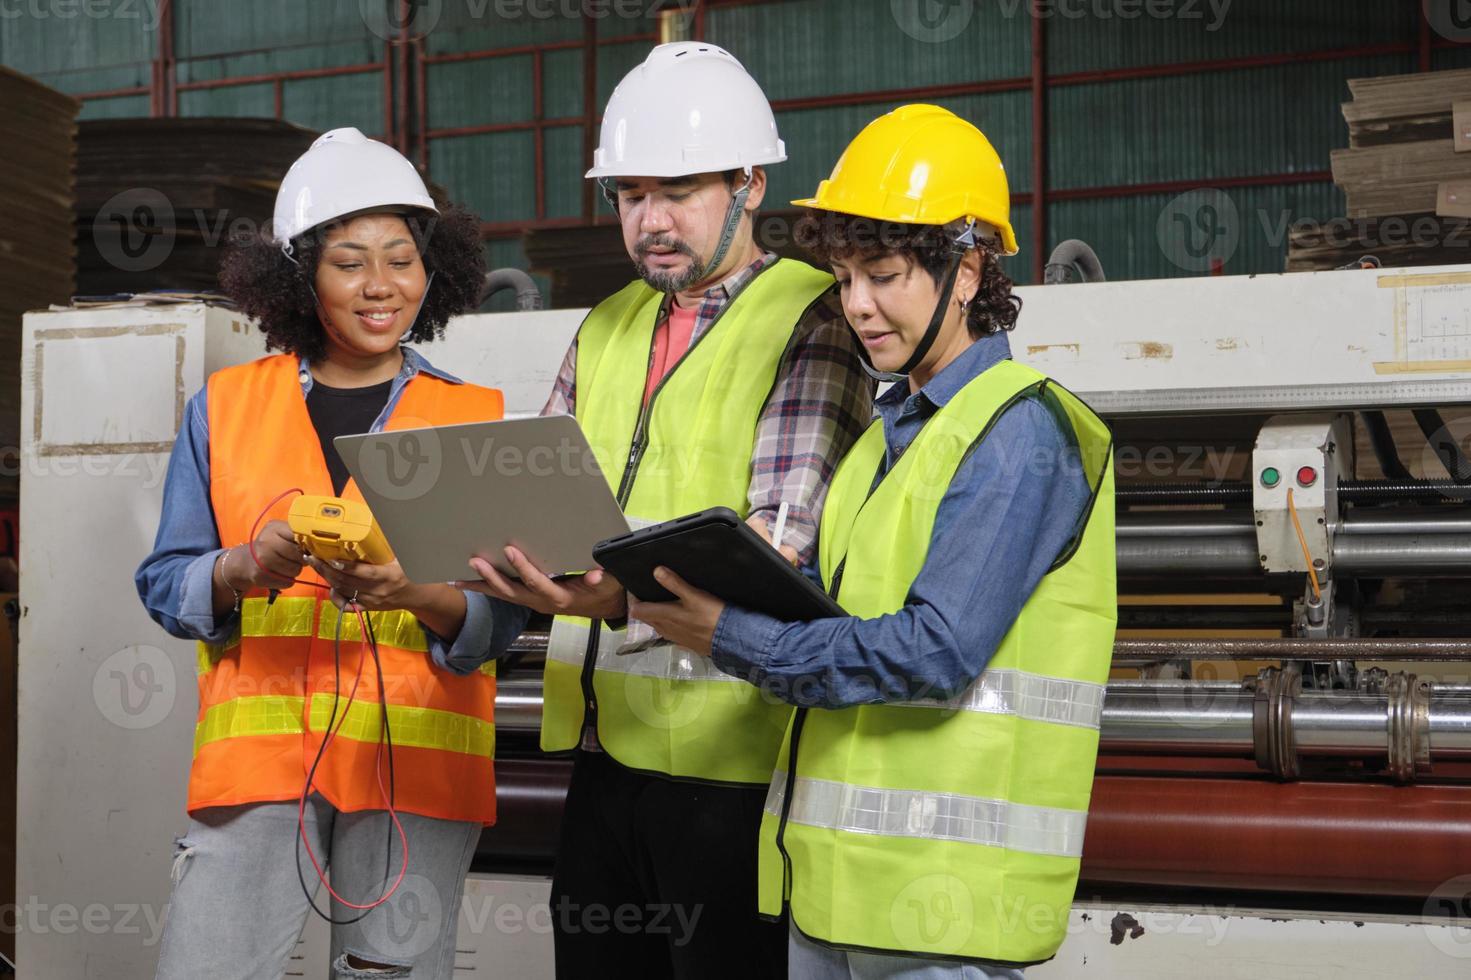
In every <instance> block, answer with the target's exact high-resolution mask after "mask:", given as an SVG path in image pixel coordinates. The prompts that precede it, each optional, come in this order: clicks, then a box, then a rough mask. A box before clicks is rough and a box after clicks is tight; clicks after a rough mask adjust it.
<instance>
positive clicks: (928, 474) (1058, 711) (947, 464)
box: [760, 360, 1118, 966]
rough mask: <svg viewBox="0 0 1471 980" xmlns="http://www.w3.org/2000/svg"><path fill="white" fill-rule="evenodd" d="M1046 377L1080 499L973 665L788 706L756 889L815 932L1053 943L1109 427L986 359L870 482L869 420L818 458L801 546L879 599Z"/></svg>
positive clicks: (955, 953)
mask: <svg viewBox="0 0 1471 980" xmlns="http://www.w3.org/2000/svg"><path fill="white" fill-rule="evenodd" d="M1044 393H1046V395H1050V396H1051V397H1054V398H1056V400H1057V402H1058V403H1060V405H1061V407H1062V409H1064V410H1065V414H1066V416H1067V418H1068V420H1069V421H1070V422H1071V429H1072V436H1073V438H1074V439H1075V440H1076V443H1077V447H1078V450H1079V458H1080V459H1081V461H1082V466H1083V469H1084V472H1085V475H1086V478H1087V480H1088V485H1089V487H1090V488H1092V491H1093V493H1092V498H1091V503H1090V505H1089V511H1088V515H1087V518H1086V521H1085V523H1084V525H1083V531H1082V532H1081V534H1080V535H1079V536H1078V537H1077V538H1075V539H1074V540H1073V542H1072V543H1071V544H1070V546H1069V549H1068V550H1066V551H1065V553H1064V554H1063V555H1061V556H1060V557H1059V558H1058V560H1057V561H1056V563H1055V564H1054V565H1053V566H1052V568H1051V569H1050V570H1049V572H1048V573H1047V574H1046V575H1045V576H1044V577H1043V578H1042V581H1041V583H1040V584H1039V585H1038V586H1037V588H1036V590H1035V591H1034V592H1033V593H1032V595H1031V597H1030V598H1029V599H1028V600H1027V602H1026V604H1025V605H1024V606H1023V608H1022V611H1021V613H1020V615H1019V616H1018V617H1017V620H1016V622H1015V623H1014V624H1013V625H1012V627H1011V629H1010V630H1009V631H1008V632H1007V634H1006V636H1005V637H1004V638H1003V639H1002V641H1001V644H1000V646H999V647H998V648H997V650H996V652H995V654H994V655H993V656H992V657H991V659H990V661H989V662H988V664H987V666H986V669H985V671H983V672H982V673H981V675H980V676H979V677H978V678H977V679H976V680H975V681H974V683H972V684H971V686H970V687H969V688H968V689H967V690H966V691H965V692H963V693H962V694H960V695H959V696H957V697H954V698H952V699H950V700H948V701H945V702H935V701H914V702H907V703H892V704H875V705H865V706H861V707H856V708H845V709H841V710H823V709H812V710H810V711H809V710H802V711H798V712H797V713H796V714H795V716H794V718H793V721H792V726H791V731H790V733H789V737H788V739H787V740H786V742H785V744H784V746H783V749H782V752H781V757H780V759H779V760H778V762H777V768H776V772H775V774H774V775H773V777H772V782H771V789H770V792H769V794H768V796H767V802H766V813H765V815H764V818H763V821H762V826H761V879H760V880H761V884H760V906H761V911H762V912H763V913H766V914H772V915H774V914H778V913H780V912H781V911H782V907H783V902H784V901H785V902H786V904H787V906H788V907H789V908H790V911H791V914H792V921H793V923H794V924H795V925H796V927H797V928H798V929H800V930H801V931H802V932H803V933H804V934H805V935H807V936H809V937H812V938H813V939H816V940H819V941H821V942H825V943H830V944H833V945H837V946H845V947H861V948H866V949H873V950H880V951H886V952H897V953H903V954H910V955H916V956H927V957H957V958H961V959H975V960H987V961H992V962H994V963H1002V964H1007V965H1011V966H1021V965H1025V964H1031V963H1037V962H1041V961H1044V960H1046V959H1049V958H1050V957H1051V956H1052V955H1053V954H1054V953H1055V952H1056V951H1057V948H1058V946H1059V945H1060V944H1061V943H1062V939H1063V936H1064V931H1065V929H1066V926H1067V918H1068V910H1069V906H1070V905H1071V903H1072V899H1073V890H1074V888H1075V887H1076V884H1077V878H1078V869H1079V864H1080V858H1081V855H1082V849H1083V828H1084V820H1085V818H1086V816H1087V811H1088V798H1089V794H1090V793H1091V791H1092V785H1093V769H1094V763H1095V760H1096V756H1097V750H1098V724H1099V717H1100V714H1101V712H1102V707H1103V694H1104V685H1105V682H1106V680H1107V677H1108V671H1109V665H1110V660H1111V656H1112V653H1111V651H1112V645H1113V637H1114V627H1115V624H1116V622H1117V617H1118V612H1117V605H1116V586H1115V565H1114V506H1113V471H1112V463H1111V457H1112V442H1111V439H1110V434H1109V430H1108V427H1107V426H1106V425H1105V424H1104V423H1103V421H1102V420H1100V419H1099V418H1098V417H1097V416H1096V415H1094V414H1093V412H1092V411H1091V410H1090V409H1089V408H1088V407H1087V406H1086V405H1085V404H1084V403H1083V402H1082V401H1080V400H1079V399H1078V398H1077V397H1076V396H1074V395H1073V394H1071V393H1070V392H1068V391H1066V390H1065V389H1063V388H1062V387H1060V386H1059V385H1057V384H1056V383H1055V382H1053V381H1051V380H1049V379H1048V378H1046V377H1045V376H1043V375H1041V374H1039V373H1038V372H1036V371H1034V370H1032V369H1031V368H1028V367H1025V366H1023V365H1020V364H1017V363H1015V362H1013V361H1009V360H1008V361H1003V362H1001V363H999V364H997V365H995V366H993V367H991V368H990V369H988V370H987V371H985V372H984V373H982V374H981V375H980V376H979V377H977V378H975V379H974V380H972V381H971V382H970V383H969V384H968V385H966V386H965V387H964V388H963V389H962V390H961V391H960V392H959V393H958V394H957V395H956V396H955V397H954V398H953V399H952V400H951V401H950V402H949V403H948V404H947V405H946V406H944V407H943V408H941V409H940V410H939V411H938V412H937V413H936V414H935V415H934V416H933V417H932V418H931V419H930V420H929V421H928V422H927V423H926V424H925V426H924V428H923V429H922V430H921V431H920V433H919V435H918V436H917V437H916V438H915V440H914V442H913V443H912V444H911V445H910V447H909V448H908V449H907V450H906V451H905V453H904V455H903V456H902V457H901V458H900V459H899V461H898V462H897V463H896V464H895V465H894V467H893V468H892V469H891V470H890V471H889V472H888V473H887V474H886V475H885V476H884V478H883V480H882V481H881V482H879V483H878V485H877V486H876V487H874V486H873V481H874V477H875V474H876V473H877V472H878V467H879V465H880V464H881V462H882V461H883V459H884V433H883V426H882V424H881V423H875V424H874V425H873V426H872V427H871V428H870V429H869V430H868V431H867V432H866V433H865V434H864V435H863V436H862V438H860V439H859V441H858V443H857V444H856V445H855V446H854V448H853V450H852V452H850V453H849V454H848V456H847V457H846V458H845V459H844V460H843V462H842V463H841V464H840V465H839V467H838V470H837V472H836V473H835V474H834V477H833V484H832V487H831V489H830V491H829V494H828V498H827V503H826V505H825V508H824V511H823V515H822V523H821V528H820V534H819V538H818V548H819V555H820V558H821V563H822V571H823V575H824V577H825V578H826V580H827V582H828V586H829V589H832V588H833V585H834V581H836V583H837V588H836V596H837V600H838V602H839V603H840V604H841V605H842V606H843V608H844V609H845V610H847V611H848V612H850V613H852V614H853V615H854V616H858V617H861V618H864V619H870V618H875V617H878V616H883V615H887V614H890V613H894V612H897V611H898V610H899V609H900V608H902V607H903V606H904V604H905V601H906V597H907V596H908V593H909V590H910V587H911V586H912V584H913V582H914V580H915V578H916V576H918V574H919V571H920V569H921V568H922V566H923V565H924V562H925V557H926V554H927V552H928V550H929V542H930V534H931V531H932V529H933V527H934V521H935V513H936V511H937V510H938V508H939V505H940V500H941V498H942V497H943V496H944V495H945V492H946V490H947V489H948V488H949V485H950V482H951V481H952V480H953V479H954V476H955V473H956V471H957V470H958V468H959V467H960V465H961V463H962V462H963V461H964V460H965V459H966V457H967V456H968V455H969V454H970V452H971V451H972V450H973V449H974V447H975V446H977V445H978V444H979V443H980V441H981V440H982V439H984V438H985V437H986V433H987V432H988V431H989V430H990V428H991V425H992V423H993V422H994V421H995V420H996V419H997V418H999V417H1000V415H1001V414H1002V413H1003V412H1005V411H1006V410H1007V409H1008V408H1009V407H1010V406H1011V405H1013V404H1015V403H1016V402H1017V401H1018V400H1019V399H1021V398H1024V397H1027V396H1032V395H1044ZM1022 463H1023V465H1025V461H1022ZM1059 478H1063V475H1062V474H1060V475H1059ZM871 488H872V492H870V489H871ZM975 560H976V561H977V562H984V561H986V556H985V555H981V554H978V555H976V556H975ZM995 571H996V574H998V575H1007V574H1013V572H1014V570H1010V569H996V570H995ZM792 759H795V760H796V763H795V767H793V766H792V764H791V760H792Z"/></svg>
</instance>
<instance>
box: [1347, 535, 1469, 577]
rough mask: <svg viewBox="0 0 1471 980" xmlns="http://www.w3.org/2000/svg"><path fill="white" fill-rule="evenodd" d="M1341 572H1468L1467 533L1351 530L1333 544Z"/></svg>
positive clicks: (1446, 573)
mask: <svg viewBox="0 0 1471 980" xmlns="http://www.w3.org/2000/svg"><path fill="white" fill-rule="evenodd" d="M1333 567H1334V570H1335V571H1336V572H1337V573H1339V574H1343V575H1350V576H1352V575H1360V576H1364V575H1372V576H1391V575H1416V576H1423V577H1431V576H1442V575H1457V576H1459V575H1471V534H1435V535H1430V534H1362V535H1359V534H1351V535H1345V536H1344V537H1342V538H1339V539H1338V540H1337V541H1335V542H1334V544H1333Z"/></svg>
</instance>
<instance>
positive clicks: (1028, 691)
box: [889, 670, 1105, 729]
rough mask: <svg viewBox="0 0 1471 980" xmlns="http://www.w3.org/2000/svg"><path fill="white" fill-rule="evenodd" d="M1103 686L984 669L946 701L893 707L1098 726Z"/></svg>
mask: <svg viewBox="0 0 1471 980" xmlns="http://www.w3.org/2000/svg"><path fill="white" fill-rule="evenodd" d="M1104 690H1105V685H1103V684H1094V683H1091V682H1089V681H1070V680H1067V679H1065V678H1062V677H1044V676H1042V675H1041V674H1028V673H1025V672H1023V671H1020V670H987V671H985V672H984V673H982V674H981V676H980V677H977V678H976V679H975V681H973V682H972V683H971V685H970V687H968V688H966V689H965V691H964V692H963V693H961V694H959V695H957V696H955V697H953V698H949V699H948V700H945V701H894V702H890V703H889V707H894V708H937V709H940V710H943V711H980V712H983V713H985V714H991V715H1016V716H1017V717H1018V718H1026V719H1028V720H1029V721H1041V722H1047V723H1048V724H1053V725H1076V726H1077V727H1079V728H1092V729H1097V728H1098V723H1099V720H1100V719H1101V718H1102V717H1103V693H1104Z"/></svg>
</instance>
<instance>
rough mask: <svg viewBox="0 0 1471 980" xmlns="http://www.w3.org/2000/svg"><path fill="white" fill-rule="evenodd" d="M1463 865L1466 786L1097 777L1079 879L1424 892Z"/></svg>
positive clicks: (1469, 840)
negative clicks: (1408, 786) (1411, 786)
mask: <svg viewBox="0 0 1471 980" xmlns="http://www.w3.org/2000/svg"><path fill="white" fill-rule="evenodd" d="M1467 867H1471V786H1416V787H1414V788H1413V789H1407V788H1405V787H1398V786H1388V785H1382V784H1379V785H1376V784H1373V783H1353V784H1346V783H1274V782H1267V781H1262V780H1243V779H1177V778H1149V777H1135V776H1099V777H1098V778H1097V779H1095V780H1094V782H1093V800H1092V804H1091V806H1090V807H1089V809H1088V831H1087V837H1086V839H1085V842H1084V845H1083V870H1082V882H1083V886H1084V887H1085V888H1086V887H1087V886H1089V885H1094V886H1096V885H1104V884H1129V885H1155V886H1181V887H1190V888H1219V889H1232V890H1236V889H1240V890H1246V891H1277V892H1329V893H1335V894H1352V895H1398V896H1409V897H1415V898H1420V897H1424V896H1427V895H1430V894H1432V893H1433V892H1434V891H1435V890H1436V889H1437V888H1438V887H1440V886H1441V885H1443V884H1444V883H1445V882H1446V881H1447V880H1448V879H1451V878H1454V877H1455V876H1456V875H1457V874H1458V873H1460V871H1461V870H1464V869H1465V868H1467Z"/></svg>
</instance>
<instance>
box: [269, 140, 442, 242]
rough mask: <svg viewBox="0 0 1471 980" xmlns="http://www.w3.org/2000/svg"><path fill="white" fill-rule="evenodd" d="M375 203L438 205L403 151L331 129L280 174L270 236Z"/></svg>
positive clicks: (291, 234) (284, 238) (290, 234)
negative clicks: (282, 174)
mask: <svg viewBox="0 0 1471 980" xmlns="http://www.w3.org/2000/svg"><path fill="white" fill-rule="evenodd" d="M375 208H385V209H395V208H422V209H424V210H426V211H433V212H435V213H438V210H439V209H438V208H436V207H435V206H434V199H433V198H431V197H430V196H429V189H428V188H427V187H425V186H424V180H423V178H421V177H420V176H419V171H417V170H415V169H414V165H413V164H412V163H410V162H409V161H408V160H406V159H405V158H404V156H403V154H401V153H399V152H398V151H397V150H395V149H394V148H393V147H391V146H388V145H387V144H386V143H380V142H378V141H377V140H370V139H368V138H367V137H366V136H364V135H363V134H362V133H361V132H359V131H358V130H356V129H353V128H352V127H347V128H345V129H334V130H332V131H331V132H329V133H323V134H322V135H321V136H319V137H318V138H317V141H316V142H315V143H313V144H312V145H311V149H309V150H307V151H306V152H305V153H303V154H302V155H301V156H300V157H298V158H297V161H296V162H295V163H293V164H292V165H291V169H290V170H288V171H286V176H285V177H283V178H282V179H281V189H280V190H279V191H278V192H277V193H276V214H275V220H274V222H273V223H272V225H271V237H272V238H273V239H275V241H276V242H277V243H278V244H280V245H286V244H288V243H289V242H290V241H291V239H293V238H295V237H296V236H297V235H300V234H301V233H302V232H305V231H310V230H311V229H313V228H316V227H317V226H318V225H323V224H326V223H327V222H329V221H334V220H336V219H337V218H343V217H346V216H347V215H350V214H359V213H362V212H365V211H371V210H373V209H375Z"/></svg>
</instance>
